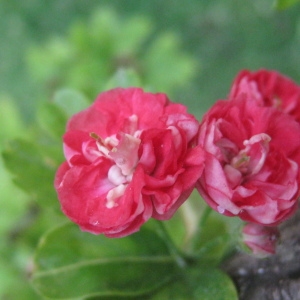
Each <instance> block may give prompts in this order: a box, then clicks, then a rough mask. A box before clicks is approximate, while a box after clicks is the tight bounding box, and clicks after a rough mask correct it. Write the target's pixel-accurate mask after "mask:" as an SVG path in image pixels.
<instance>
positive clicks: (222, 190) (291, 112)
mask: <svg viewBox="0 0 300 300" xmlns="http://www.w3.org/2000/svg"><path fill="white" fill-rule="evenodd" d="M299 105H300V87H299V86H298V85H296V84H295V83H294V82H293V81H291V80H290V79H288V78H286V77H284V76H282V75H280V74H279V73H277V72H273V71H266V70H261V71H258V72H253V73H251V72H249V71H242V72H241V73H240V74H238V76H237V77H236V79H235V80H234V82H233V85H232V87H231V90H230V93H229V96H228V99H226V100H219V101H217V102H216V103H215V104H214V105H213V106H212V107H211V109H210V110H209V111H208V112H207V113H206V114H205V115H204V117H203V119H202V121H201V122H198V121H197V120H196V118H195V117H194V116H193V115H191V114H188V113H187V110H186V108H185V107H184V106H183V105H181V104H175V103H172V102H170V100H169V99H168V98H167V96H166V95H164V94H151V93H145V92H144V91H143V90H141V89H139V88H128V89H121V88H118V89H114V90H110V91H107V92H105V93H102V94H100V95H99V97H98V98H97V99H96V101H95V102H94V103H93V104H92V105H91V106H90V107H89V108H87V109H86V110H84V111H82V112H80V113H78V114H76V115H74V116H73V117H72V118H71V119H70V120H69V122H68V124H67V130H66V133H65V135H64V137H63V139H64V154H65V157H66V161H65V162H64V163H63V164H62V165H61V166H60V168H59V170H58V171H57V174H56V178H55V188H56V190H57V193H58V198H59V200H60V203H61V207H62V210H63V211H64V213H65V214H66V215H67V216H68V217H69V218H70V219H71V220H72V221H74V222H75V223H77V224H79V226H80V227H81V229H82V230H85V231H89V232H91V233H95V234H105V235H106V236H108V237H122V236H126V235H129V234H131V233H133V232H135V231H138V230H139V228H140V226H141V225H142V224H143V223H144V222H146V221H147V220H148V219H149V218H151V217H152V218H155V219H158V220H166V219H169V218H170V217H172V215H173V214H174V213H175V211H176V210H177V209H178V208H179V207H180V206H181V205H182V204H183V202H184V201H185V200H186V199H187V198H188V197H189V195H190V193H191V192H192V190H193V189H194V188H196V189H197V190H198V192H199V193H200V195H201V196H202V198H203V199H204V200H205V201H206V202H207V203H208V205H209V206H211V207H212V208H213V209H214V210H216V211H218V212H219V213H221V214H224V215H226V216H238V217H239V218H241V219H242V220H244V221H246V222H249V223H250V224H251V225H248V227H247V228H246V227H245V228H246V229H245V230H244V234H245V235H246V236H247V239H248V244H249V245H250V244H251V245H255V244H257V243H255V241H253V236H254V237H255V236H260V240H259V241H258V244H259V247H258V248H262V249H267V250H266V251H269V252H272V246H273V244H272V243H269V244H268V246H267V247H264V245H261V244H262V243H263V241H264V240H267V239H264V238H261V233H262V234H264V235H266V233H268V232H271V231H270V230H264V229H261V227H262V228H264V227H265V226H277V225H278V224H279V223H281V222H282V221H284V220H285V219H287V218H288V217H289V216H291V215H292V214H293V212H294V211H295V209H296V208H297V205H298V197H299V193H300V189H299V184H300V172H299V165H300V107H299ZM252 224H256V225H252ZM251 226H254V227H253V228H254V234H253V230H252V231H251V228H252V227H251ZM255 226H260V227H255ZM249 228H250V229H249ZM257 228H259V230H257ZM270 228H271V227H270ZM249 230H250V231H249ZM249 232H250V233H249ZM257 232H259V234H257ZM272 232H273V231H272ZM249 236H252V237H251V239H250V240H251V241H250V242H249ZM254 239H255V238H254ZM255 249H257V247H256V248H255ZM270 249H271V250H270Z"/></svg>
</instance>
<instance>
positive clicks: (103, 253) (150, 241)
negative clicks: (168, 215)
mask: <svg viewBox="0 0 300 300" xmlns="http://www.w3.org/2000/svg"><path fill="white" fill-rule="evenodd" d="M150 223H151V222H150ZM34 263H35V271H34V273H33V278H32V283H33V285H34V287H35V288H36V289H37V290H38V291H39V292H40V293H41V294H43V295H44V296H46V297H50V298H57V299H73V298H74V299H77V298H83V297H93V296H134V295H140V294H145V293H149V292H150V291H153V290H154V289H157V288H158V287H160V286H162V285H164V284H166V283H168V282H169V281H170V280H171V279H172V278H173V277H174V273H175V270H176V265H175V263H174V261H173V259H172V257H171V255H170V254H169V251H168V249H167V246H166V245H165V243H164V241H163V240H162V239H161V238H160V237H159V236H158V235H157V234H156V233H155V232H154V231H153V229H152V228H151V227H150V224H148V223H147V226H143V227H142V229H141V230H140V232H138V233H135V234H133V235H131V236H128V237H126V238H122V239H109V238H106V237H104V236H95V235H92V234H89V233H85V232H82V231H80V230H79V229H78V227H77V225H75V224H69V223H68V224H66V225H63V226H61V227H59V228H56V229H54V230H53V231H51V232H49V233H48V234H46V235H45V236H44V237H43V238H42V240H41V242H40V245H39V247H38V249H37V251H36V254H35V258H34Z"/></svg>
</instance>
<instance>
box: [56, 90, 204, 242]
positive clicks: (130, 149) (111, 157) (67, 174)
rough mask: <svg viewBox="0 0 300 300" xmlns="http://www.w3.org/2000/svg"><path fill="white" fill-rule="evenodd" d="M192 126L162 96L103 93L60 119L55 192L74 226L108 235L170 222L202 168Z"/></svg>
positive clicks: (195, 127) (183, 113) (179, 108)
mask: <svg viewBox="0 0 300 300" xmlns="http://www.w3.org/2000/svg"><path fill="white" fill-rule="evenodd" d="M198 128H199V123H198V121H197V120H196V119H195V118H194V117H193V116H192V115H190V114H188V113H187V111H186V107H185V106H183V105H181V104H174V103H171V102H170V101H169V100H168V98H167V96H166V95H164V94H151V93H145V92H143V90H142V89H139V88H128V89H122V88H117V89H113V90H110V91H107V92H104V93H102V94H100V95H99V96H98V98H97V99H96V101H95V102H94V103H93V104H92V105H91V106H90V107H88V108H87V109H86V110H84V111H81V112H79V113H78V114H75V115H74V116H73V117H72V118H71V119H70V120H69V122H68V124H67V129H66V133H65V135H64V137H63V145H64V154H65V157H66V161H65V162H64V163H63V164H62V165H61V166H60V168H59V169H58V171H57V173H56V178H55V188H56V190H57V194H58V198H59V201H60V203H61V208H62V210H63V212H64V213H65V214H66V215H67V216H68V217H69V218H70V219H71V220H72V221H73V222H75V223H77V224H78V225H79V226H80V228H81V229H82V230H84V231H88V232H91V233H94V234H105V235H106V236H108V237H123V236H126V235H129V234H131V233H133V232H136V231H138V230H139V228H140V226H141V225H142V224H143V223H144V222H146V221H147V220H148V219H149V218H151V217H153V218H156V219H159V220H166V219H169V218H170V217H172V215H173V214H174V213H175V211H176V210H177V209H178V208H179V207H180V205H181V204H182V203H183V202H184V201H185V200H186V199H187V198H188V196H189V195H190V193H191V192H192V190H193V188H194V186H195V183H196V181H197V180H198V178H199V177H200V175H201V173H202V170H203V160H204V155H203V150H202V148H201V146H196V143H195V141H196V140H195V138H196V134H197V132H198Z"/></svg>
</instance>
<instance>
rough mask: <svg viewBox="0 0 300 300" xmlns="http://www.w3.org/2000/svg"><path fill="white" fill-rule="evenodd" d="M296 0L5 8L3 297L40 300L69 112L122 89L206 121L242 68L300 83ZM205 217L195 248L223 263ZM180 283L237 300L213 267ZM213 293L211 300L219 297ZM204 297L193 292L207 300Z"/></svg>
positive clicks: (213, 224) (0, 7) (0, 16)
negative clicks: (137, 89) (132, 88)
mask: <svg viewBox="0 0 300 300" xmlns="http://www.w3.org/2000/svg"><path fill="white" fill-rule="evenodd" d="M296 2H299V1H296V0H277V1H276V4H275V5H276V7H277V8H278V10H276V9H274V7H273V6H272V3H271V2H270V1H269V0H253V1H238V0H211V1H206V0H201V1H198V0H192V1H188V2H185V3H183V2H182V1H179V0H174V1H160V0H153V1H151V2H150V1H134V0H127V1H126V2H124V1H117V0H101V1H96V0H86V1H82V0H65V1H60V0H53V1H48V2H47V1H40V0H23V1H17V0H10V1H6V0H2V1H0V34H1V40H0V61H1V64H0V91H1V95H0V126H1V127H0V128H1V131H0V151H3V153H4V154H3V158H4V159H5V164H6V167H8V168H9V169H10V171H11V172H12V173H13V176H11V175H10V174H8V172H7V171H6V170H5V169H4V161H3V159H2V157H1V158H0V189H1V198H0V201H1V207H2V209H1V213H0V214H1V218H0V233H1V236H2V239H1V242H0V253H1V255H0V282H1V284H0V298H1V299H8V300H15V299H16V300H17V299H22V300H23V299H24V300H27V299H28V300H29V299H30V300H32V299H33V300H34V299H41V296H38V295H37V294H36V293H35V292H34V291H33V289H32V288H31V286H30V285H29V280H28V279H29V278H30V276H31V274H32V271H33V262H32V255H33V252H34V249H35V247H36V245H37V243H38V240H39V238H40V236H41V235H42V234H43V233H44V232H45V231H47V230H49V229H50V228H52V227H53V225H56V224H58V223H60V222H62V221H64V220H65V217H64V216H62V214H61V213H60V212H59V210H58V209H57V208H58V201H57V199H56V196H55V192H54V190H53V187H52V185H53V177H54V173H55V170H56V168H57V166H58V165H59V163H60V162H61V161H62V160H63V156H62V149H61V148H62V146H61V135H62V133H63V128H64V126H65V123H66V121H67V119H68V118H69V117H70V115H71V114H73V113H75V112H77V111H79V110H81V109H83V108H84V107H86V106H87V105H88V103H89V102H91V101H92V100H93V99H94V98H95V96H96V95H97V94H98V93H99V92H100V91H101V90H103V89H106V88H111V87H113V86H116V85H117V84H120V85H122V86H128V85H130V84H134V85H139V86H143V87H145V88H147V89H149V90H152V91H166V92H168V93H169V94H170V95H171V97H172V100H174V101H180V102H182V103H184V104H186V105H188V107H189V110H190V111H191V112H193V113H194V114H196V115H198V116H201V115H202V114H203V113H204V112H205V111H206V110H207V108H208V107H209V106H210V105H211V104H212V103H213V102H214V101H215V100H216V99H218V98H224V97H226V94H227V92H228V90H229V86H230V83H231V81H232V79H233V77H234V76H235V74H236V73H237V72H238V71H239V70H241V69H243V68H249V69H258V68H269V69H276V70H278V71H280V72H282V73H284V74H286V75H289V76H291V77H292V78H293V79H294V80H296V81H298V82H299V81H300V69H299V65H300V58H299V48H300V19H299V13H300V7H299V5H292V4H296ZM284 9H286V10H284ZM74 88H75V89H76V90H78V91H74V90H73V89H74ZM49 99H50V100H51V101H48V100H49ZM13 139H14V141H11V140H13ZM11 177H13V180H14V182H15V183H16V184H17V186H18V187H21V188H22V189H23V190H24V191H26V193H24V192H23V191H21V190H19V188H18V187H17V186H16V185H13V183H12V181H11ZM37 187H38V188H37ZM53 207H54V209H52V208H53ZM177 218H178V216H176V218H174V219H172V220H170V221H169V223H167V228H168V229H169V230H170V232H171V231H172V229H174V228H176V232H177V233H178V234H175V233H176V232H175V233H174V232H171V234H172V237H173V238H174V239H175V242H176V244H177V245H178V246H179V245H182V244H183V240H184V234H185V232H181V230H182V227H181V226H179V224H180V223H179V222H178V221H177ZM207 222H208V223H207V224H209V226H208V227H209V228H210V230H208V231H207V228H208V227H205V229H204V227H201V224H200V227H199V228H198V230H199V239H198V240H196V241H194V246H195V247H196V249H197V251H198V256H199V257H202V259H203V260H217V261H219V260H220V259H221V258H222V257H223V256H224V255H226V253H225V252H224V247H223V248H222V245H223V242H226V243H227V244H228V245H230V243H232V241H231V239H230V238H228V235H227V233H226V232H225V231H224V232H222V231H218V230H217V229H216V228H218V227H219V226H223V227H224V220H223V219H222V218H219V217H216V215H212V216H210V217H209V218H208V219H207ZM220 224H221V225H220ZM222 224H223V225H222ZM234 226H236V225H233V227H234ZM62 228H63V227H62ZM234 228H235V227H234ZM57 230H63V229H57ZM73 233H74V232H72V234H73ZM51 234H52V233H51V232H49V233H48V234H46V235H45V238H44V242H45V244H44V245H43V244H41V245H40V248H39V250H38V251H39V252H38V254H37V256H36V257H35V260H37V258H38V255H39V253H41V251H44V250H43V249H45V247H46V248H47V246H49V244H48V242H49V240H50V239H51ZM86 238H87V237H86V236H75V237H74V239H79V240H80V239H83V240H84V239H86ZM59 241H61V242H63V238H62V239H61V240H59ZM93 242H94V241H93ZM59 246H61V247H63V246H64V244H63V243H61V244H60V245H59ZM65 246H69V245H65ZM71 246H72V245H71ZM120 246H124V245H121V244H120ZM185 246H186V247H187V248H188V249H189V247H188V246H190V245H185ZM43 247H44V248H43ZM65 250H66V248H65ZM50 254H51V255H55V252H51V253H50ZM50 258H51V257H50ZM51 259H52V258H51ZM54 259H55V257H54ZM39 263H40V262H37V261H36V264H37V265H39ZM204 269H205V268H204ZM206 271H207V270H206ZM206 274H207V273H205V275H206ZM38 276H39V275H38ZM186 276H187V278H189V279H191V280H190V281H191V282H194V280H196V281H197V282H198V281H201V282H203V284H204V285H205V286H206V287H207V286H209V285H210V284H211V281H209V280H208V281H206V280H205V278H209V277H212V278H219V282H221V283H222V282H223V286H225V287H227V288H226V290H227V292H228V294H227V295H228V297H229V298H228V299H234V297H236V294H235V290H234V288H233V286H232V283H231V282H230V280H229V279H228V278H227V277H226V275H225V274H223V273H221V272H219V271H218V270H215V269H212V270H211V273H210V274H209V276H208V277H206V276H204V275H203V273H197V274H194V272H193V270H191V273H190V274H186ZM198 277H199V278H198ZM186 280H187V279H186V278H181V279H180V280H179V281H178V282H175V283H174V286H171V287H170V288H168V287H166V289H163V290H161V291H160V293H158V294H157V297H158V298H157V299H161V298H159V297H172V299H176V298H174V297H175V296H174V292H175V293H176V291H178V297H179V298H178V299H180V297H184V296H182V295H184V293H185V291H183V292H179V291H182V290H185V288H183V287H185V284H184V283H185V282H186ZM15 287H18V288H17V289H16V288H15ZM215 287H216V286H215ZM220 291H221V293H219V294H218V295H215V298H214V299H224V298H220V297H222V296H223V295H224V291H223V290H222V289H220ZM204 292H205V289H202V290H201V291H200V290H196V289H194V293H195V294H194V295H198V296H199V295H201V297H202V298H203V299H205V297H207V294H201V293H204ZM180 293H183V294H180ZM198 293H199V294H198ZM218 297H219V298H218Z"/></svg>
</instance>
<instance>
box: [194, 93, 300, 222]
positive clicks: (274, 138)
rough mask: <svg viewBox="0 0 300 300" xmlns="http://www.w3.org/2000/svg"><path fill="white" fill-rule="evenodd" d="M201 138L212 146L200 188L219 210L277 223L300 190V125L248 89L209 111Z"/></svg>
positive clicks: (288, 211) (287, 213) (293, 204)
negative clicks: (258, 102)
mask: <svg viewBox="0 0 300 300" xmlns="http://www.w3.org/2000/svg"><path fill="white" fill-rule="evenodd" d="M198 142H199V144H200V145H201V146H203V148H204V149H205V150H206V151H207V156H206V161H205V169H204V171H203V174H202V176H201V178H200V179H199V182H198V184H197V189H198V191H199V193H200V194H201V195H202V197H203V198H204V200H205V201H206V202H207V203H208V204H209V205H210V206H211V207H212V208H213V209H215V210H216V211H218V212H219V213H222V214H224V215H227V216H239V217H240V218H241V219H243V220H245V221H249V222H253V223H257V224H265V225H275V224H278V223H280V222H282V221H283V220H285V219H286V218H287V217H289V216H290V215H291V214H292V213H293V212H294V210H295V208H296V205H297V198H298V196H299V186H298V182H299V162H300V159H299V152H300V151H299V149H300V125H299V124H298V123H297V122H296V121H294V119H293V118H292V117H290V116H289V115H287V114H285V113H282V112H280V111H279V110H276V109H274V108H270V107H261V106H258V105H256V102H254V101H252V100H251V99H250V100H249V99H248V98H247V97H246V95H242V96H240V97H238V98H236V99H232V100H231V101H218V102H217V103H216V104H215V105H214V106H213V107H212V108H211V109H210V110H209V111H208V112H207V113H206V115H205V116H204V119H203V122H202V124H201V128H200V133H199V140H198Z"/></svg>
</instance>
